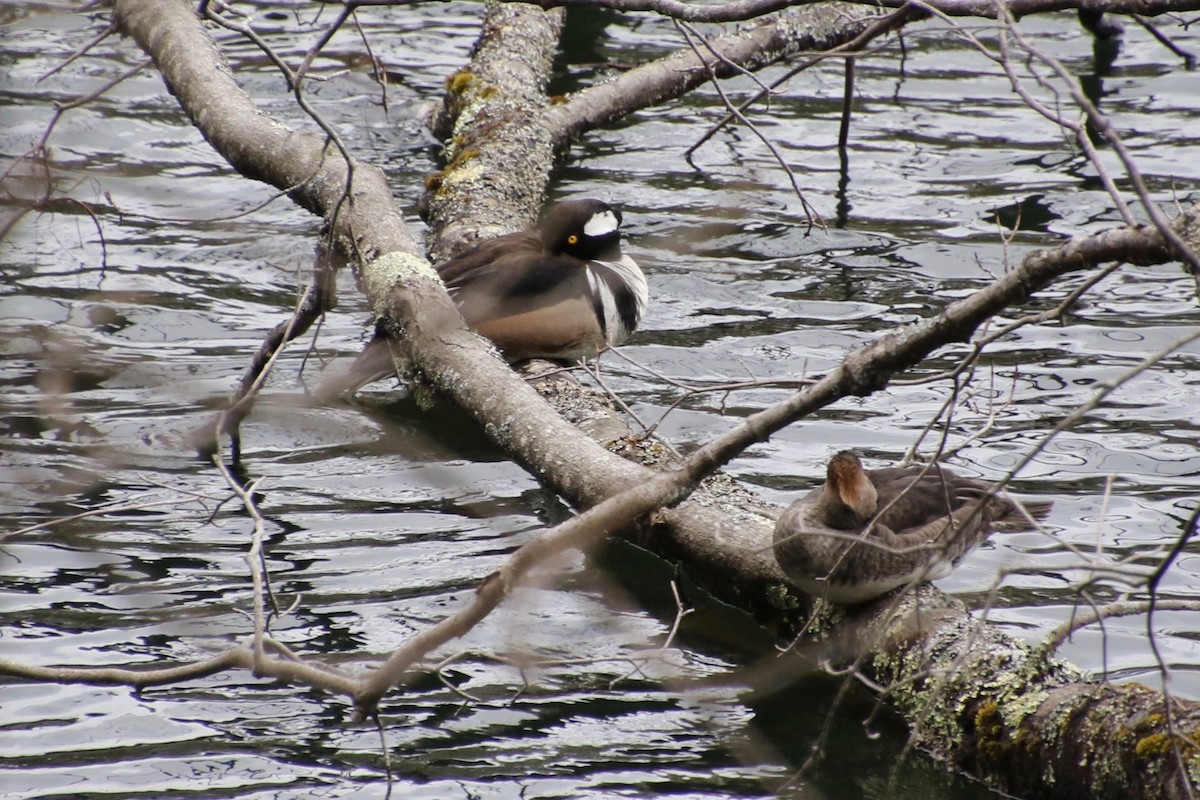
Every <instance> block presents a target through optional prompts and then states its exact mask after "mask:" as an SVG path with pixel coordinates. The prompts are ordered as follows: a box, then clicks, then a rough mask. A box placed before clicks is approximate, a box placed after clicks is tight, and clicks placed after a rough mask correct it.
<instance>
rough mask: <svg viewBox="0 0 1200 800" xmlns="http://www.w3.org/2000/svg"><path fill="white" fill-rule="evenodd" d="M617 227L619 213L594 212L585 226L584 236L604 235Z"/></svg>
mask: <svg viewBox="0 0 1200 800" xmlns="http://www.w3.org/2000/svg"><path fill="white" fill-rule="evenodd" d="M616 229H617V215H616V214H614V213H613V212H611V211H601V212H600V213H599V214H593V215H592V217H591V219H589V220H588V221H587V222H586V223H585V224H584V226H583V235H584V236H604V235H606V234H609V233H612V232H613V231H615V230H616Z"/></svg>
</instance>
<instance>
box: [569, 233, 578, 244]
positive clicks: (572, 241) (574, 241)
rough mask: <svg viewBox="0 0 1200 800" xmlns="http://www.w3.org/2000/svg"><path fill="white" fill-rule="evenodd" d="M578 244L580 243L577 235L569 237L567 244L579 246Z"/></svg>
mask: <svg viewBox="0 0 1200 800" xmlns="http://www.w3.org/2000/svg"><path fill="white" fill-rule="evenodd" d="M578 243H579V237H578V236H576V235H575V234H573V233H572V234H571V235H570V236H568V237H567V244H578Z"/></svg>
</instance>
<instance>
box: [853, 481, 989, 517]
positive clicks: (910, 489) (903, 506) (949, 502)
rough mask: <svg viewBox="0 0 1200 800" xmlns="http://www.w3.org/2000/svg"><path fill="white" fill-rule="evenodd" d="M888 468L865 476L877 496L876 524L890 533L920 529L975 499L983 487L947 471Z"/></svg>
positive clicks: (984, 489)
mask: <svg viewBox="0 0 1200 800" xmlns="http://www.w3.org/2000/svg"><path fill="white" fill-rule="evenodd" d="M922 469H923V468H922V467H890V468H886V469H879V470H872V471H870V472H869V473H867V474H868V476H869V477H870V479H871V483H873V484H874V485H875V491H876V492H878V494H879V510H880V518H879V522H880V523H881V524H883V525H886V526H887V527H889V528H891V529H892V530H894V531H897V532H899V531H903V530H906V529H909V528H914V527H921V526H924V525H926V524H927V523H929V522H930V521H931V520H935V519H937V518H939V517H944V516H947V515H949V514H951V513H953V512H954V511H957V510H958V509H960V508H962V507H963V506H964V505H966V504H967V503H969V502H970V501H971V500H974V499H976V498H978V497H979V496H980V495H981V494H983V492H985V491H986V487H985V486H984V485H983V484H982V483H979V482H978V481H973V480H970V479H967V478H962V477H959V476H958V475H955V474H954V473H953V472H951V471H949V470H947V469H944V468H943V469H938V468H937V467H936V466H935V467H930V468H929V470H928V471H927V472H925V474H924V475H922V474H921V471H922Z"/></svg>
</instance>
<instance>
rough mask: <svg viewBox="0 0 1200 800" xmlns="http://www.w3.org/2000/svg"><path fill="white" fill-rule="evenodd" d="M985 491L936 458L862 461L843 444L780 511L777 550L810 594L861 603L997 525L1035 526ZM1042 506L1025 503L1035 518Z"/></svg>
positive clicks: (950, 563) (935, 570)
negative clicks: (898, 463) (879, 465)
mask: <svg viewBox="0 0 1200 800" xmlns="http://www.w3.org/2000/svg"><path fill="white" fill-rule="evenodd" d="M990 492H991V487H989V486H988V485H987V484H985V483H981V482H979V481H975V480H971V479H970V478H963V477H961V476H959V475H956V474H954V473H953V472H951V471H950V470H948V469H945V468H944V467H941V466H938V465H936V464H935V465H933V466H930V467H922V466H912V467H888V468H885V469H873V470H870V471H867V470H864V469H863V467H862V462H860V461H859V460H858V457H857V456H855V455H854V454H853V453H850V452H845V451H844V452H841V453H838V454H837V455H835V456H834V457H833V458H832V459H831V460H830V461H829V467H828V469H827V471H826V480H825V483H824V484H822V485H821V486H819V487H818V488H816V489H814V490H812V491H811V492H809V493H808V494H806V495H805V496H804V497H802V498H800V499H799V500H797V501H796V502H794V503H792V504H791V505H790V506H788V508H787V510H786V511H784V512H783V514H782V515H781V516H780V517H779V520H778V522H776V524H775V535H774V549H775V559H776V560H777V561H778V562H779V566H780V567H781V568H782V569H783V571H784V574H786V575H787V576H788V578H789V579H790V580H791V581H792V582H793V583H795V584H796V585H797V586H799V587H800V588H801V589H803V590H804V591H805V592H807V593H809V594H811V595H813V596H814V597H823V598H825V599H826V600H828V601H829V602H831V603H839V604H842V605H850V604H854V603H864V602H866V601H868V600H873V599H875V598H876V597H879V596H881V595H883V594H886V593H887V592H889V591H891V590H892V589H895V588H897V587H900V586H905V585H908V584H910V583H913V582H915V581H921V580H936V579H937V578H942V577H945V576H946V575H948V574H950V571H951V570H952V569H953V568H954V565H955V564H957V563H958V561H960V560H961V559H962V558H963V557H964V556H965V555H966V554H967V553H969V552H970V551H971V550H972V549H973V548H974V547H975V546H976V545H977V544H979V543H980V542H982V541H983V540H984V539H986V538H987V537H988V536H990V535H991V534H992V531H993V530H995V529H996V528H997V527H1005V528H1009V529H1019V528H1029V527H1032V526H1031V525H1030V523H1029V518H1028V517H1026V514H1025V513H1022V511H1021V509H1020V508H1019V507H1018V506H1017V504H1016V503H1014V502H1013V501H1012V500H1010V499H1008V498H1006V497H1002V496H999V495H992V494H990ZM989 495H990V496H989ZM1049 510H1050V503H1029V504H1026V506H1025V511H1026V512H1027V513H1028V514H1029V515H1030V516H1032V517H1033V518H1035V519H1039V518H1041V517H1044V516H1045V515H1046V513H1047V512H1049Z"/></svg>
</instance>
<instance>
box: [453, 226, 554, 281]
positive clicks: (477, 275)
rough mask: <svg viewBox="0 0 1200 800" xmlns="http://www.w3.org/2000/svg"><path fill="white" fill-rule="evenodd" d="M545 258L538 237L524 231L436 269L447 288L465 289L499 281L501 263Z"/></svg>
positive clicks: (484, 244)
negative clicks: (498, 271) (541, 256)
mask: <svg viewBox="0 0 1200 800" xmlns="http://www.w3.org/2000/svg"><path fill="white" fill-rule="evenodd" d="M541 254H542V242H541V239H539V238H538V236H537V234H536V233H533V232H530V231H520V232H518V233H509V234H506V235H504V236H498V237H496V238H495V239H488V240H487V241H485V242H480V243H479V244H477V245H475V246H474V247H471V248H469V249H467V250H464V251H463V252H461V253H459V254H458V255H456V256H454V258H451V259H447V260H446V261H443V262H442V263H441V264H438V265H437V267H435V269H436V270H437V273H438V275H440V276H441V278H442V281H443V282H444V283H445V284H446V288H447V289H450V290H452V291H453V290H456V289H462V288H464V287H467V286H471V285H472V284H476V283H481V282H487V281H491V280H494V279H495V276H496V273H497V269H498V268H499V267H500V263H499V262H500V261H502V260H508V261H510V263H511V262H512V261H514V260H526V259H534V258H537V257H538V256H540V255H541Z"/></svg>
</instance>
